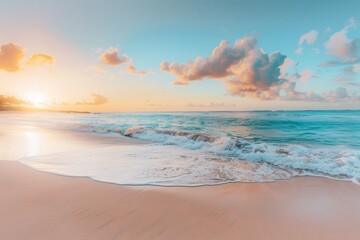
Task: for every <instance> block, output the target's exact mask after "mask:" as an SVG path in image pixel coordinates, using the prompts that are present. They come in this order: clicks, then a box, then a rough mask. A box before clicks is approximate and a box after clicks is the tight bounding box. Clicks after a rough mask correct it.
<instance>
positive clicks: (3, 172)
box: [0, 161, 360, 239]
mask: <svg viewBox="0 0 360 240" xmlns="http://www.w3.org/2000/svg"><path fill="white" fill-rule="evenodd" d="M0 190H1V191H2V194H3V196H5V197H3V198H1V199H0V212H1V213H2V215H1V217H0V226H1V227H0V236H1V238H4V239H236V238H237V237H242V238H244V239H357V238H359V237H360V230H358V226H359V224H360V206H359V205H358V204H357V203H358V199H359V198H360V188H359V187H358V186H357V185H355V184H353V183H347V182H342V181H336V180H330V179H322V178H316V177H302V178H294V179H291V180H284V181H277V182H273V183H231V184H225V185H217V186H202V187H196V188H193V187H190V188H189V187H165V188H164V187H155V186H122V185H118V184H112V183H103V182H98V181H94V180H92V179H89V178H82V177H64V176H59V175H54V174H51V173H46V172H40V171H35V170H33V169H31V168H29V167H27V166H25V165H22V164H20V163H18V162H14V161H2V162H0Z"/></svg>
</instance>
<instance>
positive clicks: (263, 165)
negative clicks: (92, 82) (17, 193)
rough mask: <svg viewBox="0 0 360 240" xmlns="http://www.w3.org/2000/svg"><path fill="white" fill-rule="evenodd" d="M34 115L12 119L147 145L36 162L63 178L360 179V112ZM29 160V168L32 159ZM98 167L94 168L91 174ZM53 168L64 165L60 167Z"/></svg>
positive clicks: (194, 181)
mask: <svg viewBox="0 0 360 240" xmlns="http://www.w3.org/2000/svg"><path fill="white" fill-rule="evenodd" d="M35 115H36V114H35ZM36 118H37V121H33V118H30V117H28V119H23V118H22V117H19V118H18V119H14V121H15V120H18V121H30V122H32V123H33V124H40V125H42V126H48V127H54V126H56V127H57V128H59V127H64V128H67V129H73V130H81V131H92V132H97V133H99V134H113V135H119V137H120V135H121V136H122V137H123V136H126V137H131V138H138V139H143V140H147V141H149V144H148V145H145V146H138V147H133V148H131V149H129V148H124V147H123V146H119V147H117V148H111V149H95V150H91V151H90V152H87V153H81V152H76V153H75V152H74V153H62V155H61V154H58V155H57V156H52V157H51V158H49V157H48V156H45V157H43V158H41V159H42V160H39V158H38V159H37V162H39V161H40V162H41V163H42V166H43V168H44V166H45V165H44V163H48V167H47V168H44V169H43V170H47V171H50V172H51V171H52V172H56V173H60V174H65V175H77V176H79V175H80V176H89V175H91V177H93V178H94V179H97V180H100V181H108V182H114V183H120V184H152V185H176V186H177V185H186V186H193V185H209V184H220V183H227V182H238V181H243V182H261V181H264V182H269V181H274V180H277V179H288V178H291V177H295V176H308V175H310V176H322V177H329V178H334V179H339V180H348V181H353V182H356V183H358V182H359V181H360V111H259V112H183V113H102V114H83V115H80V114H43V115H41V114H38V115H36ZM94 156H96V157H94ZM49 159H51V160H49ZM54 159H56V160H54ZM64 159H72V160H71V161H70V162H69V161H68V160H64ZM49 161H51V169H50V167H49V166H50V163H49ZM26 162H27V163H28V164H29V165H31V160H29V159H28V160H26ZM90 162H91V164H90ZM94 162H96V163H97V164H96V165H97V167H96V168H91V167H90V168H91V170H90V169H88V167H89V166H93V165H94ZM54 163H58V164H59V166H61V167H59V168H57V169H56V164H54ZM105 163H106V164H105ZM35 165H36V164H33V166H34V167H35V168H36V166H35ZM105 165H106V167H105ZM54 166H55V167H54ZM84 169H87V170H84ZM106 169H107V170H106ZM109 169H111V170H109ZM87 171H88V172H87ZM70 172H71V174H70ZM89 172H91V174H89Z"/></svg>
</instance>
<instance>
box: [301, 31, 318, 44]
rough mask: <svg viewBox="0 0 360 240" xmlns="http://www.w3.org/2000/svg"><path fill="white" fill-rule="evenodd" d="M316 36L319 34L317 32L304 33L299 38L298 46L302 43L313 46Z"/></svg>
mask: <svg viewBox="0 0 360 240" xmlns="http://www.w3.org/2000/svg"><path fill="white" fill-rule="evenodd" d="M318 34H319V32H318V31H315V30H311V31H310V32H308V33H305V34H304V35H302V36H301V37H300V39H299V41H298V44H299V45H302V44H303V43H304V42H306V43H307V44H309V45H310V44H313V43H314V42H315V41H316V39H317V37H318Z"/></svg>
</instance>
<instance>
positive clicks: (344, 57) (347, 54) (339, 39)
mask: <svg viewBox="0 0 360 240" xmlns="http://www.w3.org/2000/svg"><path fill="white" fill-rule="evenodd" d="M355 25H356V22H355V20H354V18H350V19H349V20H348V22H347V25H346V26H345V27H344V28H343V29H342V30H340V31H339V32H336V33H334V34H333V35H331V37H330V39H329V41H328V42H326V43H325V48H326V52H327V54H329V55H330V56H333V57H335V58H336V59H338V60H336V61H329V62H325V63H322V66H333V65H340V64H353V63H357V62H359V61H360V46H359V45H360V39H359V38H354V39H349V38H348V36H347V34H348V32H349V30H350V29H352V28H354V27H355Z"/></svg>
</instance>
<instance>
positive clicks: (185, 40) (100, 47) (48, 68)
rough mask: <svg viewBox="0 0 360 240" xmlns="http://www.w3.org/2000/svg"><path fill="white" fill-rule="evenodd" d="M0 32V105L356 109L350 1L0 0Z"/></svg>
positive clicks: (357, 23) (358, 57)
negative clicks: (10, 103)
mask: <svg viewBox="0 0 360 240" xmlns="http://www.w3.org/2000/svg"><path fill="white" fill-rule="evenodd" d="M0 29H1V34H0V104H1V99H3V100H2V101H3V102H6V101H8V102H10V100H9V99H10V98H9V96H15V97H16V98H18V99H20V100H24V102H28V103H32V104H33V105H34V106H37V107H43V108H51V109H58V110H81V111H84V110H86V111H212V110H215V111H222V110H226V111H228V110H234V111H238V110H278V109H284V110H287V109H291V110H295V109H360V1H358V0H349V1H344V0H342V1H329V0H328V1H290V0H287V1H285V0H273V1H265V0H251V1H250V0H237V1H233V0H227V1H226V0H222V1H204V0H192V1H190V0H183V1H175V0H152V1H148V0H117V1H110V0H108V1H100V0H97V1H95V0H93V1H91V0H87V1H85V0H77V1H74V0H72V1H69V0H62V1H49V0H33V1H24V0H23V1H19V0H0ZM1 96H2V98H1ZM6 97H7V98H6ZM4 99H5V100H6V99H7V100H6V101H5V100H4ZM18 102H19V101H18ZM20 102H22V101H20Z"/></svg>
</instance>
